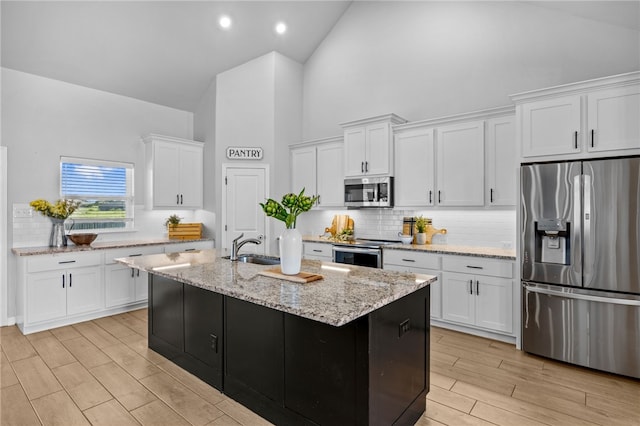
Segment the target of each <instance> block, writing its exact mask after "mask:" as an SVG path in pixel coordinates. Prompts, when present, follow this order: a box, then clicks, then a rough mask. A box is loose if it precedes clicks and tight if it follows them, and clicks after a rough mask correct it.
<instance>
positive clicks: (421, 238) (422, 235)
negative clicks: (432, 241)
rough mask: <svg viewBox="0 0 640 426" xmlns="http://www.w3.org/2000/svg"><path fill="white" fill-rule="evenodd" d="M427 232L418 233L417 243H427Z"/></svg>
mask: <svg viewBox="0 0 640 426" xmlns="http://www.w3.org/2000/svg"><path fill="white" fill-rule="evenodd" d="M426 243H427V234H426V233H425V232H418V233H417V234H416V244H426Z"/></svg>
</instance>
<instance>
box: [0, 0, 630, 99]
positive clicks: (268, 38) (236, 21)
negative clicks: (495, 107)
mask: <svg viewBox="0 0 640 426" xmlns="http://www.w3.org/2000/svg"><path fill="white" fill-rule="evenodd" d="M526 3H529V4H534V5H536V6H540V7H547V8H552V9H555V10H557V11H558V13H566V14H571V15H576V16H580V17H583V18H588V19H594V20H598V21H604V22H607V23H609V24H612V25H615V26H621V27H626V28H630V29H633V30H636V31H640V1H636V0H633V1H553V2H551V1H533V2H531V1H529V2H526ZM350 4H351V1H347V0H331V1H303V0H298V1H144V2H143V1H66V2H61V1H5V0H3V1H2V2H1V3H0V7H1V19H2V22H1V23H2V29H1V31H2V32H1V37H2V39H1V42H2V57H1V60H2V66H3V67H8V68H12V69H16V70H19V71H24V72H28V73H32V74H37V75H41V76H44V77H49V78H53V79H57V80H61V81H66V82H69V83H74V84H78V85H82V86H86V87H91V88H95V89H99V90H104V91H107V92H111V93H117V94H121V95H125V96H130V97H133V98H137V99H142V100H145V101H148V102H153V103H157V104H160V105H166V106H170V107H174V108H178V109H181V110H186V111H194V110H195V109H196V107H197V106H198V103H199V101H200V99H201V97H202V95H203V93H204V92H205V90H206V88H207V87H208V86H209V84H211V81H212V79H213V78H214V77H215V75H216V74H218V73H220V72H222V71H225V70H228V69H230V68H233V67H235V66H237V65H240V64H242V63H244V62H246V61H248V60H251V59H254V58H256V57H259V56H261V55H264V54H266V53H268V52H270V51H278V52H280V53H282V54H283V55H285V56H288V57H290V58H291V59H294V60H296V61H298V62H300V63H305V62H306V61H307V59H308V58H309V57H310V56H311V55H312V54H313V52H314V50H315V49H316V48H317V47H318V45H319V44H320V43H321V42H322V40H323V39H324V38H325V37H326V36H327V34H328V33H329V32H330V31H331V29H332V28H333V26H334V25H335V23H336V22H337V21H338V20H339V19H340V17H341V16H342V15H343V13H344V12H345V11H346V10H347V9H348V7H349V5H350ZM223 14H226V15H229V16H230V17H231V18H232V20H233V25H232V27H231V28H230V29H229V30H223V29H221V28H220V26H219V25H218V19H219V17H220V16H221V15H223ZM277 21H284V22H286V24H287V26H288V31H287V32H286V33H285V34H284V35H278V34H276V33H275V31H274V26H275V24H276V22H277Z"/></svg>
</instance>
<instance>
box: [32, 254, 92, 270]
mask: <svg viewBox="0 0 640 426" xmlns="http://www.w3.org/2000/svg"><path fill="white" fill-rule="evenodd" d="M101 263H102V253H64V254H50V255H43V256H37V257H34V258H32V259H29V260H27V272H41V271H55V270H57V269H67V268H79V267H82V266H94V265H100V264H101Z"/></svg>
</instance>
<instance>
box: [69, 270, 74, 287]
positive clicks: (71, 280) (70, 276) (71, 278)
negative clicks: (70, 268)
mask: <svg viewBox="0 0 640 426" xmlns="http://www.w3.org/2000/svg"><path fill="white" fill-rule="evenodd" d="M72 285H73V274H72V273H71V272H69V287H71V286H72Z"/></svg>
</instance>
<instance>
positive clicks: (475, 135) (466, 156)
mask: <svg viewBox="0 0 640 426" xmlns="http://www.w3.org/2000/svg"><path fill="white" fill-rule="evenodd" d="M436 182H437V186H438V190H437V194H436V202H437V204H438V205H440V206H483V205H484V121H483V120H477V121H470V122H465V123H459V124H453V125H448V126H442V127H438V128H437V129H436Z"/></svg>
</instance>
